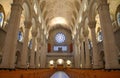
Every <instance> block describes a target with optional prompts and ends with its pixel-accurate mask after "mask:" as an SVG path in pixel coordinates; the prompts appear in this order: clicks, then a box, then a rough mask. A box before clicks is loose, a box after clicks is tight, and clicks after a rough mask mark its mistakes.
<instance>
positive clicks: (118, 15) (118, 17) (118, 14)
mask: <svg viewBox="0 0 120 78" xmlns="http://www.w3.org/2000/svg"><path fill="white" fill-rule="evenodd" d="M117 22H118V25H119V26H120V12H118V13H117Z"/></svg>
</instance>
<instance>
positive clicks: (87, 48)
mask: <svg viewBox="0 0 120 78" xmlns="http://www.w3.org/2000/svg"><path fill="white" fill-rule="evenodd" d="M88 34H89V31H88V30H87V31H85V30H84V31H83V35H84V38H85V54H86V59H85V60H86V61H85V62H86V63H85V68H91V64H90V51H89V47H88V45H89V42H88Z"/></svg>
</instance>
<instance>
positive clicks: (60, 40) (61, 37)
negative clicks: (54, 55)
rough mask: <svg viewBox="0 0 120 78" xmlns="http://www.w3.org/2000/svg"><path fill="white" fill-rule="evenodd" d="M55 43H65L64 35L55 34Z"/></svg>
mask: <svg viewBox="0 0 120 78" xmlns="http://www.w3.org/2000/svg"><path fill="white" fill-rule="evenodd" d="M55 41H56V42H57V43H63V42H65V35H64V34H63V33H57V34H56V35H55Z"/></svg>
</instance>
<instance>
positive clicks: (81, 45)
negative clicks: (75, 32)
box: [80, 37, 85, 68]
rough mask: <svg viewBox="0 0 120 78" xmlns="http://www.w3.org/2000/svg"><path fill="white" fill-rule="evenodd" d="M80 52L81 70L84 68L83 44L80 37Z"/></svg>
mask: <svg viewBox="0 0 120 78" xmlns="http://www.w3.org/2000/svg"><path fill="white" fill-rule="evenodd" d="M80 50H81V51H80V58H81V68H85V54H84V43H83V39H82V37H80Z"/></svg>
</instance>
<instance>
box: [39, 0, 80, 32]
mask: <svg viewBox="0 0 120 78" xmlns="http://www.w3.org/2000/svg"><path fill="white" fill-rule="evenodd" d="M80 2H81V1H80V0H41V1H40V9H41V12H42V16H43V19H44V21H45V23H46V26H47V29H48V30H49V29H52V27H54V26H58V25H62V26H63V27H64V28H67V29H70V30H71V31H72V30H73V29H72V28H74V26H75V21H76V20H77V16H78V13H79V10H80ZM60 18H62V19H60ZM53 22H54V23H53Z"/></svg>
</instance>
